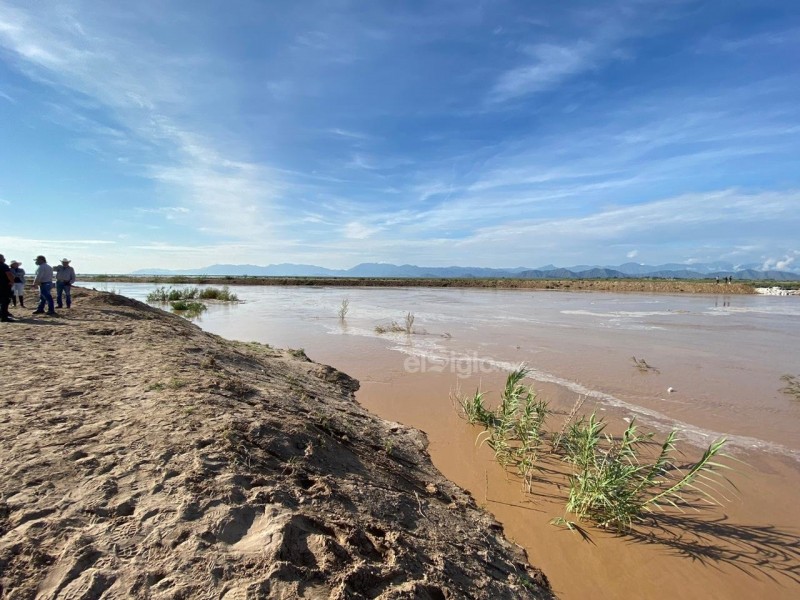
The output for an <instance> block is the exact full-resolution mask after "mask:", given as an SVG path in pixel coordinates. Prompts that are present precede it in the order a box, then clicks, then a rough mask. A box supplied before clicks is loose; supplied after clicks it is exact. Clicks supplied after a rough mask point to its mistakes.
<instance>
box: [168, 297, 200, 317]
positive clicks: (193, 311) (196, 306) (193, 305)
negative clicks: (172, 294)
mask: <svg viewBox="0 0 800 600" xmlns="http://www.w3.org/2000/svg"><path fill="white" fill-rule="evenodd" d="M170 306H171V307H172V310H173V311H175V312H176V313H180V314H181V315H182V316H184V317H189V318H192V317H198V316H200V314H201V313H202V312H203V311H204V310H206V309H207V307H206V305H205V304H203V303H202V302H187V301H186V300H176V301H174V302H170Z"/></svg>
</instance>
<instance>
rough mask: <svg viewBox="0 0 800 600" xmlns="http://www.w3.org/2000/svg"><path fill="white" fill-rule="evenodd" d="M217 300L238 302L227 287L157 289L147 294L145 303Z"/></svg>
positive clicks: (237, 298) (236, 297)
mask: <svg viewBox="0 0 800 600" xmlns="http://www.w3.org/2000/svg"><path fill="white" fill-rule="evenodd" d="M197 299H200V300H219V301H220V302H238V301H239V297H238V296H237V295H236V294H234V293H232V292H231V291H230V289H229V288H228V286H227V285H226V286H223V287H222V288H215V287H207V288H203V289H202V290H201V289H199V288H196V287H182V288H172V287H170V288H166V287H163V286H161V287H157V288H156V289H154V290H153V291H152V292H150V293H149V294H147V301H148V302H151V303H159V302H160V303H162V304H166V303H167V302H178V301H186V300H197Z"/></svg>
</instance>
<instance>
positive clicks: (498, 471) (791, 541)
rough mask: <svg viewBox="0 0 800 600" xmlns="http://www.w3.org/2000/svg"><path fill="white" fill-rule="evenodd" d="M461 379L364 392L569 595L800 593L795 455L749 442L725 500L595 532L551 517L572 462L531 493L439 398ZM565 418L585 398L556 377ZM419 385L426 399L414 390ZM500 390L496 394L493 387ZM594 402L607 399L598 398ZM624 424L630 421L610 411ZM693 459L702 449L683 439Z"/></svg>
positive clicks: (799, 482)
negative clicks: (421, 437) (420, 438)
mask: <svg viewBox="0 0 800 600" xmlns="http://www.w3.org/2000/svg"><path fill="white" fill-rule="evenodd" d="M501 380H502V378H501V377H492V376H484V378H483V386H484V389H486V390H495V391H496V390H499V389H500V387H501V383H502V381H501ZM452 387H453V381H452V377H448V376H446V375H428V377H427V378H426V381H425V383H424V385H415V384H414V382H413V379H411V378H409V380H408V381H405V382H403V381H395V382H393V384H392V385H386V384H382V383H379V382H366V383H364V384H363V386H362V388H361V389H360V390H359V392H358V399H359V401H360V402H361V403H362V404H364V406H365V407H367V408H369V409H370V410H371V411H373V412H376V413H378V414H381V415H383V416H384V417H385V418H389V419H396V420H398V421H401V422H404V423H409V424H412V425H414V426H416V427H422V428H424V429H425V430H426V432H427V434H428V437H429V439H430V444H431V445H430V452H431V456H432V458H433V460H434V464H436V466H437V467H439V468H440V469H441V471H442V472H443V473H444V474H446V475H447V476H448V477H449V478H451V479H452V480H453V481H455V482H456V483H458V484H459V485H461V486H463V487H465V488H466V489H469V490H471V491H472V492H473V494H474V496H475V499H476V500H477V501H478V503H479V504H480V505H481V506H484V507H486V508H488V509H489V510H490V511H491V512H492V513H493V514H494V515H495V516H496V517H497V518H498V520H500V521H501V522H502V523H503V525H504V527H505V532H506V535H507V536H508V537H509V538H510V539H511V540H513V541H514V542H516V543H518V544H520V545H522V546H524V547H525V548H526V549H527V551H528V556H529V558H530V560H531V562H532V563H534V564H536V565H537V566H539V567H541V568H542V569H543V570H544V572H545V573H547V575H548V578H549V580H550V583H551V584H552V586H553V590H554V591H555V593H556V594H557V595H558V596H559V597H560V598H565V599H583V598H593V599H601V598H603V599H617V598H619V599H627V598H632V597H633V598H648V599H665V600H666V599H671V598H690V599H697V600H701V599H708V598H714V599H720V600H728V599H739V598H741V599H749V598H764V599H765V600H766V599H770V600H772V599H787V600H788V599H791V598H797V597H798V593H799V592H800V510H799V509H798V499H797V494H798V491H800V468H798V464H797V462H796V461H795V460H794V459H791V458H786V457H779V456H774V455H770V454H764V453H740V452H737V453H736V454H735V456H736V458H737V459H739V460H743V461H745V462H746V464H739V463H736V462H735V461H728V462H729V464H731V466H733V467H734V469H735V471H734V472H733V473H732V474H730V476H729V477H730V479H731V481H732V482H733V483H734V484H735V485H736V487H737V488H738V490H729V492H728V494H727V500H724V501H723V504H722V506H716V507H708V508H705V509H702V510H700V511H699V512H694V511H691V510H689V511H687V512H685V513H679V512H676V511H668V512H666V513H665V514H659V515H657V518H656V519H654V520H653V521H651V522H648V523H645V524H643V525H641V526H637V527H635V528H634V530H633V531H632V532H631V533H630V534H627V535H616V534H613V533H609V532H606V531H603V530H600V529H597V528H595V527H591V526H590V525H588V524H587V527H586V530H587V531H588V533H589V535H590V539H589V540H586V539H583V538H582V537H581V536H580V535H578V534H575V533H572V532H570V531H567V530H564V529H562V528H559V527H555V526H553V525H551V524H550V523H549V522H550V520H551V519H552V518H553V517H557V516H561V515H563V514H564V512H563V511H564V502H565V498H566V493H567V487H566V479H565V477H564V472H565V468H564V466H563V465H560V464H559V463H558V461H549V462H547V461H545V462H543V464H542V467H543V471H542V472H541V473H540V480H539V481H537V482H536V484H535V485H534V487H533V492H532V493H531V494H528V493H524V492H523V489H522V485H521V483H520V482H519V480H518V479H517V478H516V477H514V476H513V475H509V474H507V473H506V472H505V471H504V470H503V469H502V468H500V467H499V466H498V465H497V463H496V462H495V461H494V459H493V455H492V453H491V451H490V450H489V449H488V448H487V447H486V446H482V447H481V446H479V445H477V444H476V437H477V435H478V434H479V433H480V431H481V429H480V428H478V427H471V426H468V425H466V424H465V423H464V421H463V420H462V419H460V418H459V417H458V416H457V411H456V410H455V409H454V408H453V407H452V406H443V405H442V404H441V403H437V399H440V398H441V397H442V395H443V394H447V393H448V391H449V390H450V389H452ZM537 387H538V388H539V393H540V395H541V396H543V397H546V398H548V399H549V400H550V401H551V403H552V406H553V408H554V409H555V410H556V411H558V412H557V414H556V415H554V416H553V423H554V427H556V428H557V425H558V424H559V423H560V422H561V420H563V419H564V416H565V413H566V412H567V411H569V409H570V406H571V405H572V402H573V401H574V397H573V396H571V395H570V394H568V393H565V391H564V390H563V388H560V387H559V386H555V385H542V384H540V385H538V386H537ZM409 395H414V396H415V397H416V398H417V402H415V403H413V404H411V403H408V402H406V401H404V399H405V398H407V397H409ZM491 397H492V395H491V394H490V395H489V398H491ZM584 407H585V408H586V409H587V410H589V411H591V410H592V409H593V408H596V407H595V406H593V405H592V403H591V402H589V403H588V404H585V405H584ZM604 414H605V416H606V418H607V419H608V420H610V421H611V422H612V424H613V425H614V426H615V427H616V428H617V429H619V427H621V426H623V425H624V422H623V421H622V420H621V419H619V418H618V417H615V415H614V414H610V413H608V412H606V413H604ZM682 449H683V450H684V451H685V453H686V458H687V459H688V458H691V457H694V458H696V457H697V456H698V455H699V450H698V449H697V448H694V447H692V446H688V445H685V444H684V445H683V446H682Z"/></svg>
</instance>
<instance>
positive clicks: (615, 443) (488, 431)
mask: <svg viewBox="0 0 800 600" xmlns="http://www.w3.org/2000/svg"><path fill="white" fill-rule="evenodd" d="M527 373H528V371H527V370H526V369H525V368H524V367H520V368H518V369H516V370H514V371H512V372H511V373H510V374H509V375H508V377H507V379H506V384H505V388H504V389H503V392H502V395H501V402H500V405H499V406H498V407H497V408H496V409H494V410H490V409H488V408H487V407H486V405H485V404H484V394H483V392H481V391H480V389H479V390H477V391H476V392H475V393H474V394H473V395H471V396H464V395H461V394H459V393H458V392H455V393H454V394H453V395H452V397H453V399H454V400H455V401H456V402H457V403H458V406H459V408H460V409H461V412H462V414H463V416H464V417H465V418H466V419H467V421H469V423H471V424H480V425H482V426H483V427H484V428H485V431H483V432H482V433H480V434H479V435H478V439H479V440H480V441H481V443H486V444H487V445H489V446H490V447H491V448H492V450H493V451H494V453H495V457H496V459H497V462H498V463H500V464H501V465H503V466H504V467H505V468H507V469H508V468H515V469H516V470H517V472H518V474H519V476H520V477H521V479H522V482H523V487H524V489H525V490H526V491H528V492H530V491H531V486H532V483H533V474H534V473H535V472H536V471H537V470H540V469H539V467H537V461H538V460H539V459H540V458H541V457H542V455H543V454H544V449H545V448H546V447H547V446H549V448H550V453H551V454H556V455H559V456H561V457H562V458H563V460H564V461H566V462H567V463H570V464H571V465H572V473H571V475H569V478H568V482H569V495H568V497H567V499H566V506H565V508H566V512H567V513H572V514H573V515H575V517H577V521H581V520H588V521H591V522H593V523H595V524H596V525H597V526H599V527H604V528H609V529H613V530H617V531H625V530H628V529H630V527H631V526H632V525H633V524H634V523H635V522H641V521H643V520H644V517H645V516H646V515H647V514H648V513H651V512H654V511H656V510H660V509H664V508H667V507H673V508H675V509H677V510H683V509H684V508H687V507H688V508H694V507H695V506H696V504H698V503H700V502H705V503H708V504H720V502H719V501H718V499H717V498H719V497H722V498H724V494H723V485H724V484H725V483H728V484H729V485H731V486H732V485H733V484H731V483H730V482H728V481H727V480H726V479H724V477H723V476H722V471H723V470H726V469H729V468H730V467H728V466H726V465H723V464H720V463H719V462H717V460H716V459H717V458H718V457H727V458H730V457H728V456H727V455H725V454H723V453H722V448H723V446H724V444H725V439H724V438H723V439H721V440H718V441H716V442H714V443H712V444H711V445H710V446H709V447H708V449H707V450H706V451H705V452H704V453H703V455H702V456H701V457H700V459H699V460H698V461H697V462H695V463H691V464H688V465H679V464H677V462H676V461H675V459H674V458H673V457H674V455H675V453H676V432H674V431H673V432H671V433H670V434H669V435H668V436H667V439H666V440H665V441H664V443H663V444H662V445H661V446H660V448H658V446H656V448H658V451H657V452H654V451H653V449H654V448H653V442H652V438H653V434H652V433H645V434H641V433H639V431H638V429H637V426H636V424H635V422H631V423H630V425H629V426H628V427H627V428H626V430H625V432H624V433H623V434H622V436H621V437H619V438H615V437H613V436H611V435H609V434H607V433H605V428H606V423H605V422H604V421H603V420H602V419H598V418H597V416H596V415H595V414H594V413H592V414H591V415H590V416H589V417H586V416H582V417H580V418H579V419H578V420H577V421H576V420H575V417H576V415H577V413H578V411H579V410H580V408H581V406H582V405H583V402H584V400H585V398H578V401H577V402H576V403H575V405H574V406H573V407H572V410H571V411H570V413H569V415H568V416H567V420H566V422H565V423H564V425H563V427H562V428H561V430H560V431H559V432H558V433H556V434H551V433H549V432H547V431H546V430H545V422H546V420H547V417H548V415H549V414H550V410H549V407H548V405H547V403H546V402H545V401H541V400H537V399H536V394H535V393H534V391H533V389H532V388H531V387H526V386H524V385H523V383H522V380H523V379H524V378H525V376H526V375H527ZM648 456H650V458H649V459H648ZM552 523H554V524H557V525H565V526H567V527H569V528H570V529H577V530H579V531H583V530H582V529H581V527H580V525H578V524H577V523H576V522H574V521H571V520H568V519H567V518H566V516H564V517H559V518H557V519H553V521H552Z"/></svg>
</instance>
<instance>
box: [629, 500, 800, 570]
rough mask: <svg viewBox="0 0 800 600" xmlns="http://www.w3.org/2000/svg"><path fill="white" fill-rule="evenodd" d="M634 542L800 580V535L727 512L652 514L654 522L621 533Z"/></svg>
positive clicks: (692, 557)
mask: <svg viewBox="0 0 800 600" xmlns="http://www.w3.org/2000/svg"><path fill="white" fill-rule="evenodd" d="M620 536H621V537H623V538H627V539H628V540H630V542H631V543H644V544H659V545H661V546H665V547H667V548H669V549H670V550H671V551H672V552H673V553H675V554H677V555H678V556H682V557H686V558H691V559H692V560H697V561H700V562H701V563H703V564H704V565H708V566H715V565H719V564H727V565H730V566H732V567H735V568H736V569H738V570H739V571H742V572H743V573H747V574H748V575H751V576H753V575H754V573H753V572H754V571H755V572H758V573H761V574H762V575H764V576H766V577H768V578H769V579H771V580H773V581H775V582H777V583H779V582H780V580H781V579H783V578H787V579H788V580H789V581H791V582H793V583H795V584H797V583H800V535H798V532H790V531H782V530H780V529H778V528H776V527H775V526H773V525H740V524H736V523H731V522H729V521H728V517H727V515H721V516H716V517H714V516H711V515H708V516H702V515H688V514H680V515H669V514H659V515H654V518H653V519H652V520H651V523H649V524H646V525H644V526H640V527H639V528H637V529H631V530H629V531H627V532H625V533H621V534H620Z"/></svg>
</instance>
